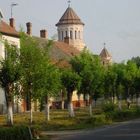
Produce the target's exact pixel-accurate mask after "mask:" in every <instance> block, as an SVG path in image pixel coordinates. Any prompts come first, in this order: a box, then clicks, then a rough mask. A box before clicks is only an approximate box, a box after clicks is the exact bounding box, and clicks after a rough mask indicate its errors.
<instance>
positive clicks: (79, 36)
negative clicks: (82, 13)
mask: <svg viewBox="0 0 140 140" xmlns="http://www.w3.org/2000/svg"><path fill="white" fill-rule="evenodd" d="M78 37H79V39H81V35H80V31H79V32H78Z"/></svg>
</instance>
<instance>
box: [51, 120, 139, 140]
mask: <svg viewBox="0 0 140 140" xmlns="http://www.w3.org/2000/svg"><path fill="white" fill-rule="evenodd" d="M52 140H140V120H134V121H130V122H125V123H121V124H119V125H113V126H109V127H105V128H101V129H97V130H89V131H79V132H78V131H77V132H64V133H63V132H62V133H59V134H56V135H55V137H54V138H52Z"/></svg>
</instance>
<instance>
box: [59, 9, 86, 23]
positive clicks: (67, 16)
mask: <svg viewBox="0 0 140 140" xmlns="http://www.w3.org/2000/svg"><path fill="white" fill-rule="evenodd" d="M63 24H81V25H84V23H83V22H82V21H81V19H80V18H79V17H78V16H77V14H76V13H75V12H74V10H73V9H72V8H71V7H68V8H67V9H66V11H65V13H64V14H63V16H62V17H61V18H60V20H59V22H58V23H57V24H56V26H58V25H63Z"/></svg>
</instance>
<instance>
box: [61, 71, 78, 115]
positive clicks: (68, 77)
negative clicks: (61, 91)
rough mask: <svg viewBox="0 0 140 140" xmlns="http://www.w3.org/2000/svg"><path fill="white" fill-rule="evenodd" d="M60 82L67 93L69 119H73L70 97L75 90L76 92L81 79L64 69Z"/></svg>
mask: <svg viewBox="0 0 140 140" xmlns="http://www.w3.org/2000/svg"><path fill="white" fill-rule="evenodd" d="M61 80H62V84H63V86H64V87H65V88H66V91H67V101H68V109H69V115H70V117H74V111H73V106H72V95H73V92H74V91H75V90H78V89H79V87H80V83H81V78H80V77H79V75H78V74H76V73H75V72H74V71H72V70H70V69H65V70H64V71H62V75H61Z"/></svg>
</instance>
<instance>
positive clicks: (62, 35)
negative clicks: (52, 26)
mask: <svg viewBox="0 0 140 140" xmlns="http://www.w3.org/2000/svg"><path fill="white" fill-rule="evenodd" d="M61 37H62V38H61V39H62V40H64V34H63V31H62V32H61Z"/></svg>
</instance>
